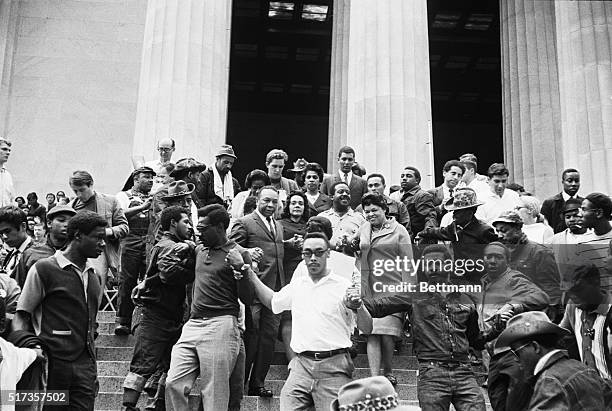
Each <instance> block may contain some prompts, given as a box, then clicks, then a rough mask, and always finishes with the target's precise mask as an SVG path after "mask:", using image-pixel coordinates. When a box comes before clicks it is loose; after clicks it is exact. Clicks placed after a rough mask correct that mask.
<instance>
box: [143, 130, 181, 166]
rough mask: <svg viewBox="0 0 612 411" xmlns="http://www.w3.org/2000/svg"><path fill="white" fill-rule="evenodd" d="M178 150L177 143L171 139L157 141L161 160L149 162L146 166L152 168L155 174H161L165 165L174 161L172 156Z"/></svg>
mask: <svg viewBox="0 0 612 411" xmlns="http://www.w3.org/2000/svg"><path fill="white" fill-rule="evenodd" d="M175 149H176V143H175V142H174V140H173V139H171V138H162V139H161V140H159V141H157V152H158V153H159V159H157V160H151V161H147V162H146V163H145V166H147V167H151V168H152V169H153V171H155V174H159V173H160V172H161V168H162V166H163V165H165V164H168V163H169V162H170V161H171V159H172V154H173V153H174V150H175Z"/></svg>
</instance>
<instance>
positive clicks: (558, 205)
mask: <svg viewBox="0 0 612 411" xmlns="http://www.w3.org/2000/svg"><path fill="white" fill-rule="evenodd" d="M576 200H579V201H582V200H583V198H582V197H580V196H576ZM564 205H565V200H564V199H563V195H561V193H559V194H557V195H554V196H552V197H550V198H547V199H546V200H544V203H542V210H541V213H542V215H543V216H544V217H546V220H548V224H549V225H550V226H551V227H552V229H553V231H554V232H555V234H557V233H560V232H561V231H563V230H565V229H566V228H567V226H566V225H565V220H564V219H563V216H562V215H561V210H563V206H564Z"/></svg>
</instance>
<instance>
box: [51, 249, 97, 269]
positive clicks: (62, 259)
mask: <svg viewBox="0 0 612 411" xmlns="http://www.w3.org/2000/svg"><path fill="white" fill-rule="evenodd" d="M53 256H54V257H55V259H56V260H57V264H58V265H59V266H60V268H61V269H62V270H64V269H66V267H68V266H72V267H74V268H76V269H77V270H78V271H81V269H80V268H79V267H78V266H77V265H76V264H75V263H73V262H72V261H70V260H69V259H67V258H66V256H64V252H63V251H61V250H57V251H56V252H55V254H53ZM93 269H94V267H93V265H92V264H91V262H90V260H89V259H87V261H86V262H85V270H83V272H87V271H89V270H92V271H93Z"/></svg>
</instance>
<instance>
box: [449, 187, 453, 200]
mask: <svg viewBox="0 0 612 411" xmlns="http://www.w3.org/2000/svg"><path fill="white" fill-rule="evenodd" d="M448 195H449V196H450V197H451V198H452V197H453V189H452V188H449V189H448Z"/></svg>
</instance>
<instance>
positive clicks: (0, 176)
mask: <svg viewBox="0 0 612 411" xmlns="http://www.w3.org/2000/svg"><path fill="white" fill-rule="evenodd" d="M14 200H15V187H14V186H13V177H12V176H11V173H9V172H8V170H7V169H6V167H5V166H2V167H0V207H6V206H10V205H15V204H13V201H14Z"/></svg>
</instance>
